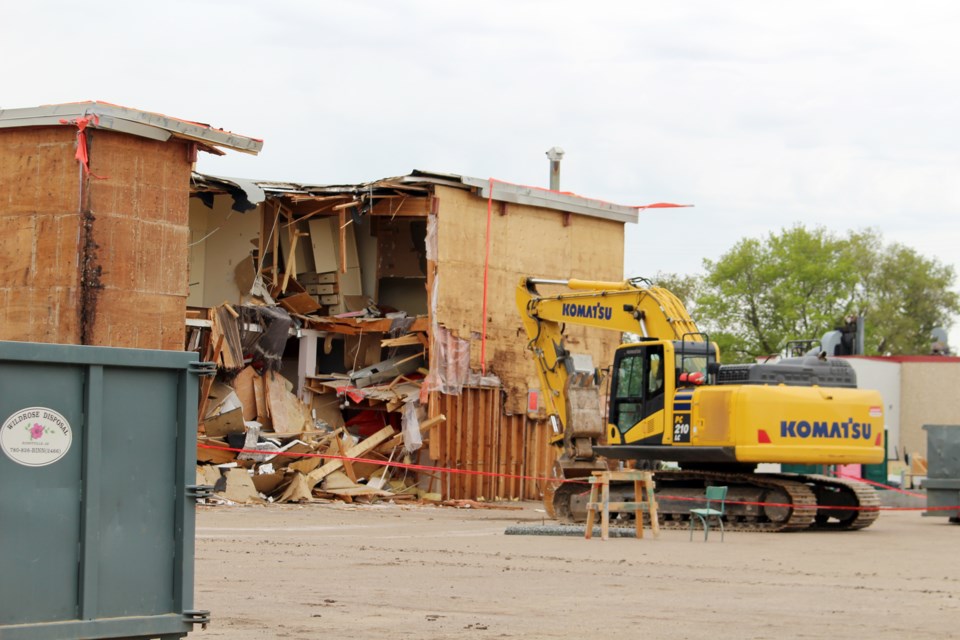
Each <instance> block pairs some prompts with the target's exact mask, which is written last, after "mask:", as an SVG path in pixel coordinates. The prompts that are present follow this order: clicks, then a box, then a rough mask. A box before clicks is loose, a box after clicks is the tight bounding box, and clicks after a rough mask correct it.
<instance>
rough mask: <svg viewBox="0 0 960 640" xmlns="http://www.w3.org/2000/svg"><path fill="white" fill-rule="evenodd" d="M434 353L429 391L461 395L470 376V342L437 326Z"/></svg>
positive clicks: (429, 377) (428, 383) (434, 331)
mask: <svg viewBox="0 0 960 640" xmlns="http://www.w3.org/2000/svg"><path fill="white" fill-rule="evenodd" d="M433 353H434V361H433V362H432V363H431V365H430V375H428V376H427V380H426V385H427V388H428V390H429V391H439V392H440V393H446V394H448V395H452V396H458V395H460V391H461V390H462V389H463V385H464V384H466V382H467V379H468V378H469V376H470V341H469V340H463V339H461V338H458V337H456V336H454V335H453V333H452V332H450V331H449V330H447V328H446V327H442V326H439V325H437V326H436V327H434V330H433Z"/></svg>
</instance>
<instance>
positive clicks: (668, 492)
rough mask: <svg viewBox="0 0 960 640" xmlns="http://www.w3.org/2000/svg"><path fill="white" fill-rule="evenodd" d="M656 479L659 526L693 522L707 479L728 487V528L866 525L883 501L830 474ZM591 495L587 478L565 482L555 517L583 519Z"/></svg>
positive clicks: (615, 490)
mask: <svg viewBox="0 0 960 640" xmlns="http://www.w3.org/2000/svg"><path fill="white" fill-rule="evenodd" d="M654 480H655V482H656V485H657V487H656V496H657V503H658V511H659V513H660V518H659V521H660V526H661V527H663V528H666V529H685V528H687V527H689V517H690V515H689V514H690V508H691V507H693V506H698V504H697V502H696V501H697V500H703V491H704V488H705V487H706V486H709V485H725V486H727V487H729V490H728V493H727V504H726V517H725V521H724V527H725V529H726V530H728V531H754V532H768V533H782V532H791V531H803V530H808V529H832V530H841V529H848V530H849V529H863V528H864V527H868V526H870V525H871V524H872V523H873V522H874V521H875V520H876V519H877V516H878V515H879V511H877V510H871V509H869V507H875V506H879V504H880V502H879V498H878V497H877V495H876V492H875V491H874V490H873V489H872V488H870V487H869V486H867V485H865V484H863V483H859V482H851V481H847V480H840V479H837V478H830V477H827V476H814V475H807V476H803V475H793V474H766V473H763V474H745V473H724V472H714V471H687V470H681V471H657V472H656V474H655V475H654ZM610 494H611V497H610V500H611V501H620V500H632V499H633V495H632V494H633V486H632V484H629V485H628V484H622V485H611V487H610ZM589 495H590V492H589V486H588V485H586V484H580V483H565V484H563V485H561V486H559V487H557V488H556V490H555V492H554V495H553V510H554V514H555V516H556V518H557V519H558V520H560V521H561V522H584V521H585V520H586V513H587V510H586V505H587V502H588V501H589ZM818 506H828V507H834V508H831V509H818ZM836 507H851V508H850V509H838V508H836ZM862 507H868V509H866V510H865V509H862Z"/></svg>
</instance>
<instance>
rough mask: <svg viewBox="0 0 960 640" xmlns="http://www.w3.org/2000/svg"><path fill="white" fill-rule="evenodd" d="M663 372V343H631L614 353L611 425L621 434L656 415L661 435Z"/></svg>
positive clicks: (664, 379) (664, 366)
mask: <svg viewBox="0 0 960 640" xmlns="http://www.w3.org/2000/svg"><path fill="white" fill-rule="evenodd" d="M666 369H667V367H666V364H665V362H664V343H663V342H660V341H658V342H646V343H639V344H633V345H628V346H626V347H621V348H620V349H619V350H618V351H617V355H616V360H615V361H614V366H613V371H614V374H613V384H612V389H613V393H612V395H611V398H610V424H613V425H616V427H617V430H618V431H619V432H620V434H621V435H624V434H626V433H627V432H628V431H630V430H631V429H633V428H634V427H635V426H636V425H637V424H639V423H641V422H645V421H646V422H648V423H649V422H651V416H655V415H656V414H658V413H659V414H660V416H659V417H660V423H661V428H660V431H661V432H662V422H663V415H662V413H663V400H664V395H665V393H664V392H665V387H666V384H665V383H666V377H665V375H664V372H665V370H666Z"/></svg>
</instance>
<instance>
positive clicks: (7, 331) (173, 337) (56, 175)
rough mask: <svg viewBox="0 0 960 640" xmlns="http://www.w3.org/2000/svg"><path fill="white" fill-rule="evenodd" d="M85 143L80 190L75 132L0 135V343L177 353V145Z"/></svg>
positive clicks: (118, 140)
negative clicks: (86, 168)
mask: <svg viewBox="0 0 960 640" xmlns="http://www.w3.org/2000/svg"><path fill="white" fill-rule="evenodd" d="M88 143H89V145H88V146H89V153H90V169H91V171H92V172H93V173H94V174H97V175H99V176H103V177H104V179H103V180H97V179H95V178H85V179H84V180H83V181H82V182H83V190H81V179H80V167H79V165H78V164H77V162H76V160H75V159H74V153H75V150H76V129H74V128H73V127H67V126H62V127H29V128H23V129H7V130H2V131H0V265H3V266H2V267H0V301H2V302H3V303H4V304H3V308H2V310H0V321H2V322H0V338H3V339H7V340H24V341H38V342H60V343H65V344H79V343H81V342H84V341H85V342H86V343H88V344H96V345H108V346H120V347H139V348H151V349H182V348H183V319H184V314H185V310H186V306H185V300H186V244H187V237H188V231H187V226H186V225H187V220H186V215H187V197H188V190H189V186H190V163H189V162H188V161H187V158H186V145H185V144H184V143H179V142H167V143H161V142H156V141H152V140H147V139H143V138H137V137H134V136H127V135H123V134H117V133H113V132H109V131H102V130H90V129H88ZM81 274H83V275H84V277H83V278H81ZM82 283H85V291H86V292H85V293H84V284H82ZM84 336H86V339H84Z"/></svg>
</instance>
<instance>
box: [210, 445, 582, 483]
mask: <svg viewBox="0 0 960 640" xmlns="http://www.w3.org/2000/svg"><path fill="white" fill-rule="evenodd" d="M197 447H199V448H201V449H213V450H216V451H233V452H235V453H250V454H257V455H261V456H274V457H276V456H284V457H287V458H324V459H326V460H344V461H347V462H365V463H368V464H377V465H380V466H382V467H396V468H398V469H410V470H412V471H433V472H437V473H459V474H462V475H472V476H484V477H489V478H515V479H520V480H538V481H544V482H557V483H566V482H569V483H574V484H584V485H585V484H589V483H588V482H587V481H586V480H565V479H562V478H549V477H538V476H524V475H518V474H511V473H495V472H493V471H475V470H472V469H450V468H445V467H432V466H428V465H423V464H410V463H406V462H396V461H394V462H391V461H389V460H371V459H370V458H350V457H348V456H337V455H333V454H329V453H287V452H274V451H260V450H259V449H233V448H231V447H215V446H213V445H209V444H200V443H198V444H197Z"/></svg>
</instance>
